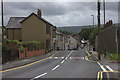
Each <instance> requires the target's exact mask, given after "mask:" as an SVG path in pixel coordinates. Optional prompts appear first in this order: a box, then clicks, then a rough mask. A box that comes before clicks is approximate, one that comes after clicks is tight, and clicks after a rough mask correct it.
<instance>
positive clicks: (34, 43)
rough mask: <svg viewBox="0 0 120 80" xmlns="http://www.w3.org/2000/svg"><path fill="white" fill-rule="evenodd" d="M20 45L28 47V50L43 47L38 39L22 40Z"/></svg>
mask: <svg viewBox="0 0 120 80" xmlns="http://www.w3.org/2000/svg"><path fill="white" fill-rule="evenodd" d="M22 45H23V47H25V48H30V50H32V49H33V48H34V49H35V50H38V49H39V48H42V47H43V44H41V43H40V42H39V41H29V42H22Z"/></svg>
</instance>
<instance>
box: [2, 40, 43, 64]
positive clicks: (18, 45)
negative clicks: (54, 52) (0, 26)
mask: <svg viewBox="0 0 120 80" xmlns="http://www.w3.org/2000/svg"><path fill="white" fill-rule="evenodd" d="M43 46H44V45H43V44H42V43H40V42H39V41H28V42H19V41H18V40H8V39H4V40H3V45H2V54H3V55H2V57H3V63H5V62H7V61H9V60H10V61H11V60H15V59H17V58H18V56H19V55H18V53H19V50H18V49H20V52H21V53H23V52H24V48H28V49H30V50H31V51H32V50H33V48H34V50H38V49H39V48H40V49H43Z"/></svg>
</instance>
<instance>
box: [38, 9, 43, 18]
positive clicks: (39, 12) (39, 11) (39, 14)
mask: <svg viewBox="0 0 120 80" xmlns="http://www.w3.org/2000/svg"><path fill="white" fill-rule="evenodd" d="M37 15H38V16H39V17H41V15H42V13H41V10H40V9H38V10H37Z"/></svg>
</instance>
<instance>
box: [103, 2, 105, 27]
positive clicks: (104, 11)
mask: <svg viewBox="0 0 120 80" xmlns="http://www.w3.org/2000/svg"><path fill="white" fill-rule="evenodd" d="M103 8H104V27H105V0H103Z"/></svg>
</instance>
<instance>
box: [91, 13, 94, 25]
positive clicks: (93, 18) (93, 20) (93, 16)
mask: <svg viewBox="0 0 120 80" xmlns="http://www.w3.org/2000/svg"><path fill="white" fill-rule="evenodd" d="M91 16H93V27H94V15H91Z"/></svg>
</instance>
